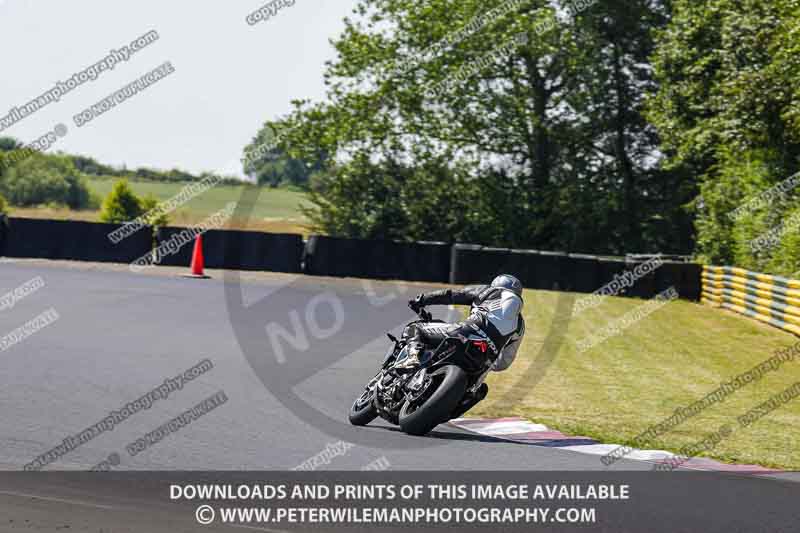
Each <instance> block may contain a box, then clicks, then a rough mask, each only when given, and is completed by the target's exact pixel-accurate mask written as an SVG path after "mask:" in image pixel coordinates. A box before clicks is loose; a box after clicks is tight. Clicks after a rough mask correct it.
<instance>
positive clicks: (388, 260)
mask: <svg viewBox="0 0 800 533" xmlns="http://www.w3.org/2000/svg"><path fill="white" fill-rule="evenodd" d="M303 272H305V273H306V274H311V275H316V276H337V277H356V278H374V279H402V280H406V281H433V282H442V283H446V282H447V281H448V278H449V272H450V245H448V244H445V243H441V242H394V241H378V240H361V239H343V238H339V237H326V236H322V235H312V236H311V237H309V239H308V243H307V244H306V250H305V254H304V257H303Z"/></svg>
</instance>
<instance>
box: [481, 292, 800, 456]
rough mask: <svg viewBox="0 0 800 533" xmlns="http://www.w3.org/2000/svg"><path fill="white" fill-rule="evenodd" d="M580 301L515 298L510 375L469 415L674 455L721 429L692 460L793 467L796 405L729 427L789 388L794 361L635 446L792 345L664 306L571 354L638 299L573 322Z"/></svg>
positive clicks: (784, 336)
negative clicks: (516, 334)
mask: <svg viewBox="0 0 800 533" xmlns="http://www.w3.org/2000/svg"><path fill="white" fill-rule="evenodd" d="M581 297H585V295H575V294H566V293H556V292H548V291H526V295H525V309H524V314H525V319H526V324H527V334H526V338H525V342H524V344H523V346H522V348H521V349H520V354H519V357H518V359H517V361H516V362H515V364H514V366H512V368H511V370H509V371H507V372H504V373H497V374H493V375H492V376H491V377H490V378H489V380H488V383H489V387H490V389H491V390H490V393H489V397H488V398H487V399H486V400H485V401H484V402H482V403H481V404H479V405H478V406H476V407H475V408H474V409H473V410H472V411H471V412H470V415H471V416H488V417H499V416H522V417H526V418H529V419H531V420H534V421H536V422H541V423H544V424H546V425H548V426H549V427H553V428H556V429H559V430H561V431H564V432H566V433H570V434H579V435H582V436H588V437H592V438H595V439H597V440H599V441H601V442H608V443H619V444H631V445H633V446H636V447H639V448H648V449H662V450H670V451H673V452H679V451H680V449H681V447H683V446H686V445H689V444H694V443H696V442H698V441H700V440H702V439H703V438H705V437H706V436H707V435H708V434H709V433H710V432H712V431H716V430H717V429H718V428H720V427H721V426H723V425H728V426H729V427H730V428H731V429H733V433H732V434H731V436H730V437H729V438H727V439H725V440H723V441H722V442H720V443H719V444H718V445H717V446H716V447H715V448H714V449H713V450H710V451H708V452H705V453H703V454H702V455H704V456H707V457H713V458H715V459H719V460H722V461H726V462H737V463H755V464H761V465H764V466H773V467H779V468H786V469H794V470H797V469H800V451H799V450H800V399H795V400H792V401H790V402H788V403H787V404H785V405H783V406H782V407H780V408H778V409H776V410H775V411H773V412H772V413H770V414H768V415H766V416H764V417H763V418H761V419H760V420H759V421H757V422H755V423H754V424H752V425H750V426H748V427H747V428H742V427H740V426H739V424H738V422H737V417H738V416H741V415H743V414H745V413H746V412H748V411H749V410H750V409H752V408H754V407H756V406H757V405H759V404H761V403H762V402H764V401H766V400H768V399H769V398H770V397H771V396H773V395H775V394H778V393H780V392H781V391H782V390H784V389H785V388H787V387H789V386H791V385H792V384H794V383H795V382H797V381H800V357H798V358H796V359H795V360H794V361H789V362H786V363H784V364H783V365H782V366H781V367H780V368H779V369H778V370H776V371H774V372H769V373H766V374H765V375H764V377H762V378H761V379H760V380H758V381H754V382H752V383H750V384H747V385H746V386H744V387H742V388H740V389H739V390H737V391H735V392H733V393H732V394H730V395H729V396H727V397H726V399H725V400H724V401H722V402H719V403H716V404H714V405H712V406H711V407H709V408H707V409H706V410H704V411H703V412H701V413H699V414H697V415H696V416H694V417H692V418H690V419H688V420H686V421H684V422H682V423H681V424H679V425H678V426H676V427H674V428H673V429H672V430H670V431H669V432H667V433H665V434H663V435H661V436H659V437H658V438H656V439H655V440H654V441H652V442H647V443H642V442H635V441H634V438H635V437H636V436H637V435H639V434H640V433H641V432H643V431H645V430H646V429H647V428H648V427H650V426H651V425H653V424H657V423H659V422H661V421H663V420H665V419H667V418H669V417H670V416H672V415H673V414H674V412H675V410H676V409H677V408H679V407H687V406H688V405H690V404H692V403H693V402H695V401H697V400H700V399H701V398H702V397H704V396H705V395H707V394H709V393H711V392H712V391H714V390H715V389H717V388H718V387H719V386H720V383H721V382H723V381H725V382H727V381H729V380H731V379H733V378H734V377H735V376H737V375H738V374H740V373H742V372H745V371H747V370H750V369H751V368H752V367H754V366H756V365H758V364H759V363H761V362H763V361H765V360H766V359H769V358H770V357H772V356H773V355H774V354H775V352H776V351H777V350H779V349H781V348H786V347H789V346H791V345H793V344H795V343H797V341H798V339H797V338H795V337H794V336H793V335H791V334H788V333H785V332H782V331H780V330H778V329H775V328H772V327H769V326H766V325H763V324H760V323H758V322H755V321H752V320H749V319H747V318H745V317H742V316H739V315H736V314H733V313H730V312H727V311H722V310H718V309H713V308H710V307H706V306H703V305H700V304H695V303H691V302H685V301H674V302H670V303H667V304H666V305H665V306H664V307H661V308H660V309H658V310H656V311H655V312H654V313H652V314H651V315H649V316H647V317H646V318H644V319H643V320H641V321H639V322H637V323H635V324H633V325H632V326H631V327H630V328H628V329H626V330H624V331H623V332H622V333H621V334H620V335H617V336H615V337H612V338H609V339H608V340H606V341H605V342H603V343H601V344H599V345H597V346H595V347H593V348H591V349H589V350H588V351H585V352H579V351H578V349H577V348H576V343H577V342H579V341H580V340H582V339H585V338H586V337H587V336H589V335H590V334H591V333H592V332H595V333H596V332H597V331H598V330H599V329H602V328H603V327H604V326H605V325H607V324H608V323H610V322H612V321H613V320H615V319H617V318H619V317H620V316H622V315H623V314H625V313H626V312H628V311H631V310H632V309H634V308H636V307H637V306H640V305H642V304H643V303H644V301H643V300H637V299H628V298H607V299H605V300H604V301H603V303H602V304H601V305H600V306H598V307H596V308H593V309H588V310H586V311H583V312H582V313H580V314H578V315H577V316H572V302H573V301H576V300H577V299H578V298H581ZM548 360H549V363H547V361H548ZM532 365H533V366H532ZM598 461H600V458H599V457H598Z"/></svg>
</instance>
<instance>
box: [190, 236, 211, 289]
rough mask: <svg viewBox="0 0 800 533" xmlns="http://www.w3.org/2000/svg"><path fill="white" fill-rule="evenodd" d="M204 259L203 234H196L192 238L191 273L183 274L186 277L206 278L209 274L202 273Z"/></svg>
mask: <svg viewBox="0 0 800 533" xmlns="http://www.w3.org/2000/svg"><path fill="white" fill-rule="evenodd" d="M203 267H205V261H204V260H203V235H202V234H201V235H198V236H197V238H196V239H195V240H194V251H193V252H192V266H191V270H192V271H191V273H189V274H184V277H186V278H201V279H208V278H209V277H211V276H206V275H205V274H204V273H203Z"/></svg>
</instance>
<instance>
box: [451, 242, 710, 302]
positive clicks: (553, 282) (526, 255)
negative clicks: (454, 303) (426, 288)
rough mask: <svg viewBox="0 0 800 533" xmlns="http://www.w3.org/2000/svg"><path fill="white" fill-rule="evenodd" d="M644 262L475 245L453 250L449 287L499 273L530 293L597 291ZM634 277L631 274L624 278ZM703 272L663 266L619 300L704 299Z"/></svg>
mask: <svg viewBox="0 0 800 533" xmlns="http://www.w3.org/2000/svg"><path fill="white" fill-rule="evenodd" d="M642 263H644V261H643V260H638V259H631V260H628V261H625V260H621V259H608V258H602V257H597V256H593V255H584V254H566V253H562V252H544V251H538V250H511V249H506V248H490V247H485V246H479V245H474V244H456V245H453V247H452V249H451V256H450V283H453V284H456V285H466V284H472V283H488V282H489V281H490V280H491V279H492V278H493V277H494V276H496V275H497V274H500V273H503V272H508V273H511V274H514V275H515V276H517V277H518V278H519V279H520V281H522V284H523V285H524V286H525V287H526V288H529V289H539V290H560V291H572V292H581V293H591V292H594V291H596V290H598V289H600V288H601V287H603V286H604V285H606V284H607V283H610V282H611V281H614V279H615V276H616V277H617V278H618V279H628V280H631V278H632V273H633V270H634V269H635V268H636V266H637V265H640V264H642ZM626 272H630V273H631V274H626ZM701 273H702V267H701V266H700V265H697V264H693V263H683V262H675V261H665V262H664V263H663V264H662V266H661V267H660V268H658V269H655V270H653V271H652V272H650V273H648V274H646V275H642V276H639V277H638V278H636V279H635V281H634V282H633V283H632V284H630V286H628V287H624V286H623V287H624V288H623V290H622V291H621V292H619V293H618V294H619V296H633V297H637V298H652V297H653V296H655V295H656V294H658V293H659V292H661V291H663V290H666V289H668V288H669V287H671V286H674V287H675V289H676V290H677V291H678V293H679V294H680V296H681V297H682V298H685V299H689V300H695V301H698V300H699V299H700V286H701V281H700V278H701Z"/></svg>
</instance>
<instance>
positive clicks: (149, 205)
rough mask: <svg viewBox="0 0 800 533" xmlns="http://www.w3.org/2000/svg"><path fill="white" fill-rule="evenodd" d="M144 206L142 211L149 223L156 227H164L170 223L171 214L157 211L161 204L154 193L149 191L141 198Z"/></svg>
mask: <svg viewBox="0 0 800 533" xmlns="http://www.w3.org/2000/svg"><path fill="white" fill-rule="evenodd" d="M139 202H140V204H141V208H142V213H143V214H144V216H145V218H146V219H147V223H148V224H149V225H151V226H154V227H164V226H168V225H169V215H168V214H167V213H162V212H160V211H157V210H156V208H157V207H158V205H159V203H160V202H159V201H158V198H156V197H155V195H154V194H153V193H148V194H146V195H145V196H144V197H142V198H140V200H139Z"/></svg>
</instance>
